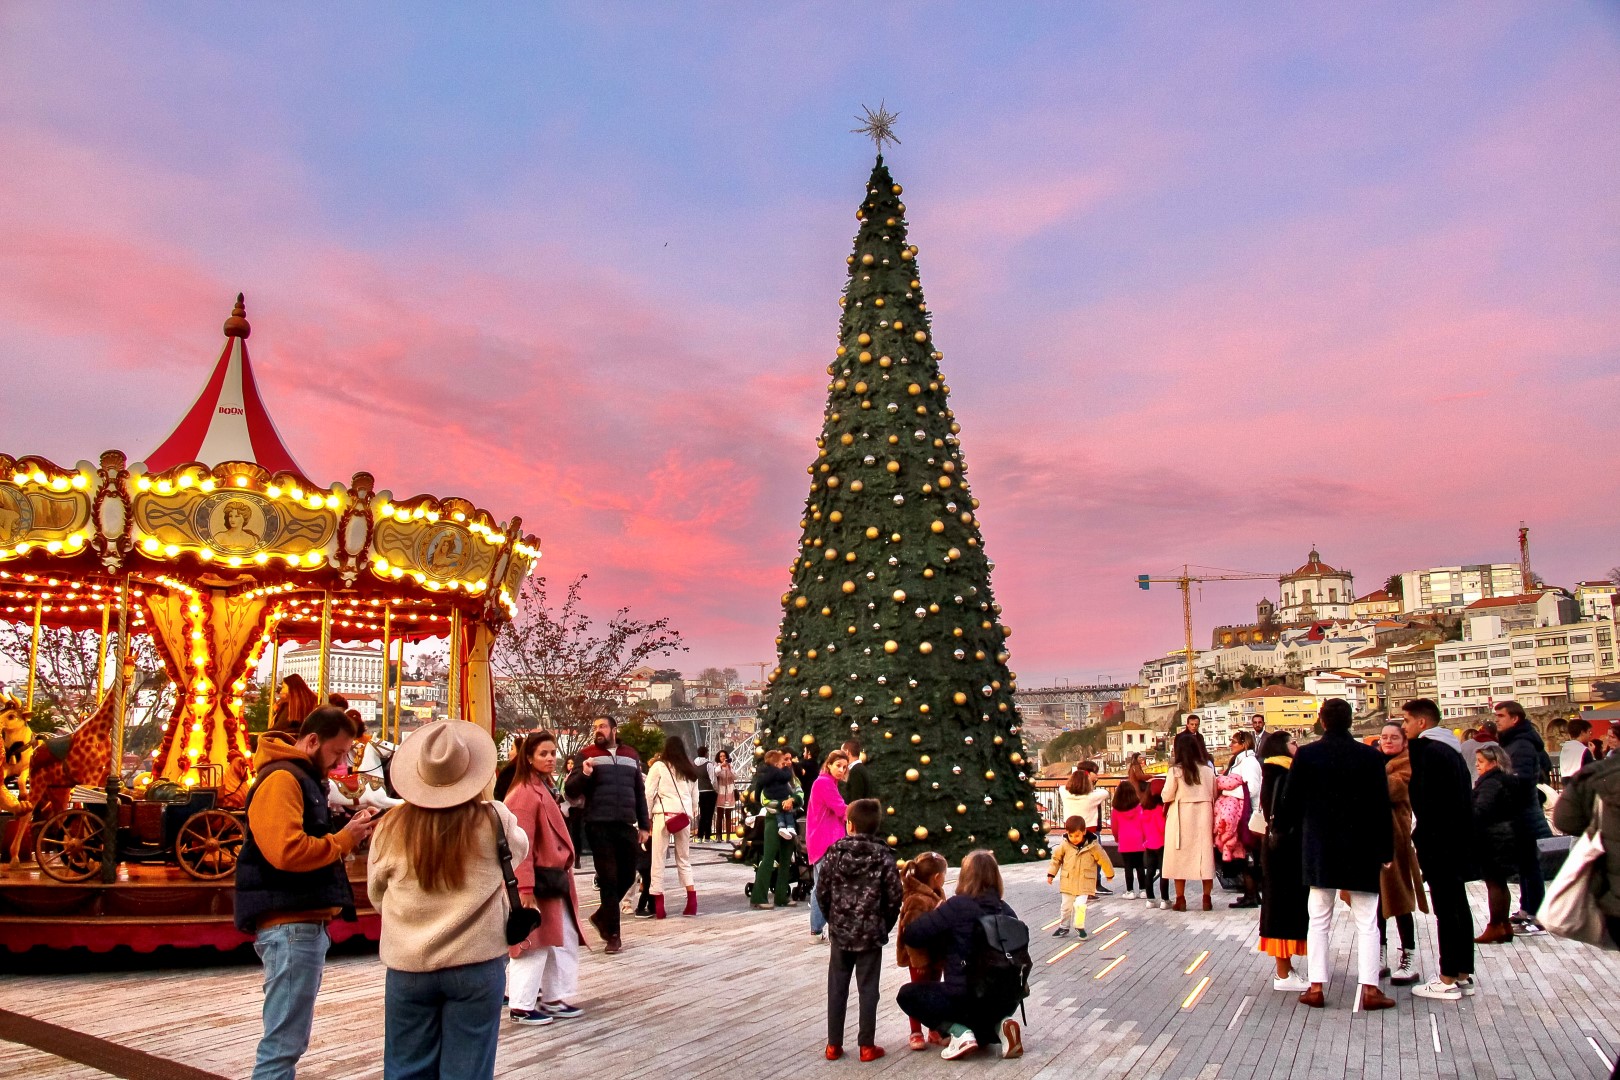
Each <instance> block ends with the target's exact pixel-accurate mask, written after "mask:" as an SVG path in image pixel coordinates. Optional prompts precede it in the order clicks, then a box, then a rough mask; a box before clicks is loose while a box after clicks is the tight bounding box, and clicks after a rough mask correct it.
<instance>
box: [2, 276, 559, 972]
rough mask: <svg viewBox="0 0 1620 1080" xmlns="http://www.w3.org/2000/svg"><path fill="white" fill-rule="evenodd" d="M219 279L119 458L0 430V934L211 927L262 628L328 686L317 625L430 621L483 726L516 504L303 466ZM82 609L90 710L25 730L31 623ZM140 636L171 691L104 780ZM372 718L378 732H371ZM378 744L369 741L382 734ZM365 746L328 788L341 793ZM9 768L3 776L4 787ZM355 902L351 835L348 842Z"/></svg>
mask: <svg viewBox="0 0 1620 1080" xmlns="http://www.w3.org/2000/svg"><path fill="white" fill-rule="evenodd" d="M250 332H251V328H250V327H249V325H248V321H247V318H246V312H245V310H244V306H243V300H242V297H241V296H238V297H237V303H236V307H235V310H234V311H233V312H232V313H231V316H230V318H228V319H227V320H226V321H225V327H224V333H225V343H224V349H223V351H222V352H221V353H220V356H219V359H218V361H217V362H216V363H215V364H214V367H213V370H212V372H211V373H210V375H209V377H208V380H207V383H206V384H205V385H204V387H203V391H202V393H201V394H200V395H199V396H198V398H197V400H196V402H195V403H194V404H193V405H192V406H191V408H190V409H189V410H188V411H187V412H186V413H185V415H184V416H183V417H182V418H181V420H180V422H179V424H178V425H177V426H176V427H175V428H174V430H173V432H171V433H170V434H169V436H168V437H167V438H166V439H164V440H163V442H162V443H161V444H160V445H159V446H158V447H157V449H155V450H153V451H152V452H151V453H150V454H148V455H147V457H146V459H145V461H143V462H136V463H130V462H129V461H128V458H127V456H126V455H125V454H124V453H123V452H122V451H118V450H108V451H106V452H104V453H102V454H101V455H100V457H99V459H98V460H97V462H95V463H91V462H88V461H80V462H79V463H78V464H77V465H74V466H71V467H64V466H60V465H56V464H54V463H53V462H50V461H47V460H45V459H44V458H40V457H30V456H24V457H13V456H10V455H8V454H5V453H0V619H3V620H7V621H11V622H16V623H21V624H23V625H25V626H27V627H29V628H30V633H31V635H32V637H31V640H32V651H31V654H30V664H29V670H28V674H27V683H26V687H27V688H26V691H25V692H24V693H23V694H22V695H20V696H18V695H15V694H8V695H0V743H3V744H4V747H5V751H6V753H5V766H4V775H3V777H0V821H3V822H4V823H5V849H6V850H5V854H7V855H9V856H10V859H9V862H8V863H7V864H6V865H4V866H0V944H3V945H4V946H5V947H6V948H8V949H10V950H12V951H23V950H27V949H30V948H33V947H35V946H46V947H51V948H70V947H88V948H90V949H93V950H97V951H102V950H106V949H111V948H114V947H117V946H128V947H131V948H134V949H137V950H141V951H144V950H149V949H152V948H155V947H157V946H160V945H176V946H183V947H184V946H190V947H195V946H214V947H219V948H234V947H236V946H238V945H241V944H244V943H245V942H246V941H247V940H249V939H248V938H247V937H246V936H245V935H243V934H241V933H239V932H238V931H236V930H235V928H234V927H233V926H232V925H231V894H232V879H233V875H234V869H235V863H236V855H237V851H238V850H239V848H240V846H241V844H242V841H243V838H244V832H243V816H242V815H243V811H242V805H243V801H244V799H245V796H246V793H247V791H248V788H249V786H250V785H251V782H252V749H251V745H250V737H249V734H248V731H247V724H246V721H245V718H244V698H245V696H246V695H247V694H248V693H249V687H250V682H251V681H252V680H253V679H254V677H255V674H256V673H257V674H262V672H263V669H264V667H265V665H268V666H269V667H270V669H271V673H270V684H271V685H272V686H277V685H279V682H280V680H279V679H278V677H277V674H276V672H275V670H274V669H275V667H276V663H277V660H278V658H279V656H280V653H281V649H280V646H281V645H282V644H283V643H289V642H302V643H306V644H318V647H319V668H318V677H317V680H316V681H317V682H318V684H319V685H318V686H317V687H315V688H314V689H315V691H316V697H317V698H318V700H320V701H325V700H326V699H327V694H328V687H329V683H330V663H331V660H330V653H331V649H332V647H333V643H334V642H337V641H341V642H345V643H361V644H364V645H367V646H370V647H380V649H381V652H382V657H383V660H384V664H383V670H384V672H385V673H386V672H387V671H389V670H391V669H395V666H396V665H397V669H401V670H402V669H403V665H404V659H405V646H406V643H407V642H417V641H422V640H425V639H429V638H437V639H444V640H446V641H447V642H448V649H449V651H448V657H449V665H448V668H449V673H448V680H447V681H448V687H447V696H448V711H449V715H450V716H452V717H460V718H461V719H463V720H466V721H468V722H470V723H475V724H478V725H479V726H481V727H483V728H485V729H486V730H488V731H490V732H491V733H492V736H493V730H494V727H493V720H494V709H493V699H492V685H491V679H490V670H489V653H490V648H491V646H492V644H493V642H494V640H495V637H496V635H497V634H498V633H499V632H500V629H501V627H502V626H503V625H504V624H505V623H506V622H507V621H508V620H509V619H510V618H511V616H512V614H513V612H514V610H515V603H516V597H517V594H518V591H519V588H520V586H521V585H522V582H523V579H524V578H525V577H526V576H527V575H528V573H529V572H530V570H531V569H532V567H533V565H534V562H535V560H536V559H537V558H538V557H539V554H540V553H539V551H538V550H537V547H536V545H537V543H538V541H537V540H536V539H535V538H534V537H533V536H526V535H524V534H523V532H522V520H521V519H520V518H516V517H514V518H512V519H511V520H509V521H507V522H504V523H503V522H500V521H498V520H497V519H495V518H494V517H493V516H491V515H490V514H489V513H488V512H487V511H484V510H481V509H479V508H478V507H476V506H474V505H473V504H472V503H470V502H468V501H466V500H464V499H459V498H453V497H451V498H439V497H435V496H432V495H412V496H410V497H406V498H396V497H395V496H394V495H393V493H392V492H389V491H386V490H379V489H378V488H377V487H376V485H375V482H374V480H373V478H372V476H371V475H370V474H369V473H364V472H357V473H355V474H354V475H353V477H352V479H351V480H350V481H349V483H348V484H341V483H334V484H331V485H329V486H326V487H322V486H320V485H319V484H317V483H315V482H314V481H312V480H310V479H309V477H308V476H307V475H306V474H305V473H304V471H303V470H302V469H300V468H299V467H298V465H297V463H296V462H295V461H294V459H293V457H292V455H291V454H290V453H289V452H288V450H287V447H286V445H285V444H284V442H283V441H282V439H281V436H280V434H279V433H278V432H277V430H276V426H275V424H274V422H273V421H272V420H271V418H270V415H269V413H268V411H267V410H266V408H265V404H264V399H263V397H262V396H261V394H260V392H259V387H258V384H257V382H256V380H255V378H254V374H253V367H252V365H251V363H250V362H249V360H248V349H247V342H248V336H249V334H250ZM61 629H69V630H76V631H95V632H98V633H99V638H98V643H99V650H100V665H99V668H98V670H99V672H100V675H99V676H98V686H97V687H96V690H95V698H94V700H95V702H96V704H95V705H94V708H93V710H91V711H90V712H89V715H88V716H86V717H85V718H84V719H83V720H82V722H80V723H79V724H78V725H77V726H76V727H74V728H73V730H72V731H71V732H69V733H68V734H65V735H60V736H57V737H52V738H44V739H37V738H35V737H34V736H33V735H32V733H31V732H30V731H29V729H28V726H27V724H26V718H27V717H29V716H32V715H33V713H34V699H35V690H36V685H37V672H36V667H37V656H38V649H39V644H40V639H41V635H42V634H43V633H45V632H46V631H50V630H61ZM139 635H145V636H147V637H149V638H150V640H151V642H152V644H153V645H154V646H155V649H156V652H157V654H158V656H159V657H160V658H161V661H162V664H163V667H164V668H165V669H166V673H167V675H168V678H169V680H170V681H171V682H172V684H173V686H174V688H175V691H176V694H175V701H174V705H173V708H172V710H171V711H170V713H169V714H168V715H167V717H166V718H163V719H162V720H161V726H162V732H161V738H160V739H159V743H158V747H157V750H156V752H155V754H154V755H153V757H152V758H151V759H150V760H149V761H148V762H143V764H142V768H141V770H140V775H139V776H138V777H135V778H134V782H133V783H126V781H125V779H124V774H125V772H126V769H125V767H124V761H125V754H124V736H125V718H126V715H127V713H128V712H129V706H130V704H131V695H132V693H134V691H135V688H134V687H133V685H132V683H133V675H134V663H133V659H132V657H131V642H132V640H133V639H134V638H136V637H137V636H139ZM401 682H402V680H401V679H399V678H398V677H395V678H394V679H393V694H394V701H393V703H392V706H390V702H389V700H388V699H389V696H390V695H389V680H388V679H387V678H386V677H385V678H384V680H383V687H382V691H383V692H382V693H381V694H380V695H379V696H380V699H381V701H380V710H379V717H380V720H381V735H382V737H383V739H387V738H388V736H389V735H390V733H391V734H392V735H393V738H394V739H395V740H396V741H397V739H398V737H399V730H400V716H401V714H402V702H401V701H400V699H399V697H398V695H399V693H400V684H401ZM378 742H381V740H378ZM382 745H383V746H384V747H387V746H389V745H390V744H388V743H382ZM364 753H366V754H368V755H371V756H369V757H366V758H365V759H364V760H361V759H360V758H359V757H357V760H356V762H355V775H354V777H353V778H352V779H351V781H350V783H349V787H348V789H347V791H346V792H345V793H344V794H342V795H341V796H339V797H340V798H348V799H351V800H358V799H359V798H360V797H361V796H362V795H363V794H364V788H365V786H366V785H367V784H369V785H371V786H373V787H375V786H377V785H378V784H379V782H380V779H379V777H377V776H376V775H369V776H368V775H367V772H368V770H369V771H372V772H373V773H374V772H375V771H376V770H374V769H373V765H372V764H367V763H368V762H370V763H373V764H374V763H375V761H376V760H377V743H376V742H373V743H370V744H368V745H367V746H366V747H365V748H364ZM13 789H14V790H13ZM350 877H351V879H352V880H354V881H355V882H356V885H357V889H356V899H357V903H358V905H359V909H360V911H361V914H362V918H361V921H360V922H359V923H358V924H344V923H335V924H333V927H332V930H333V937H334V940H341V939H342V938H343V937H345V936H350V935H352V934H354V933H364V934H366V935H367V936H369V937H375V936H376V934H377V926H376V916H375V913H374V912H370V911H369V910H368V909H367V908H366V907H365V894H364V885H365V866H364V857H363V856H361V857H360V858H359V859H358V860H357V861H353V862H351V865H350Z"/></svg>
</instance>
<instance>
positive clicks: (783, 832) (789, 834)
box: [776, 828, 799, 840]
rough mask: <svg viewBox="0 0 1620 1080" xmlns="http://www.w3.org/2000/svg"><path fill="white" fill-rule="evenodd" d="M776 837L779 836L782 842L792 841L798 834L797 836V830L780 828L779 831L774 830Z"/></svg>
mask: <svg viewBox="0 0 1620 1080" xmlns="http://www.w3.org/2000/svg"><path fill="white" fill-rule="evenodd" d="M776 835H777V836H780V837H781V838H782V839H784V840H792V839H793V838H794V837H795V836H798V835H799V834H798V832H797V830H794V829H789V828H781V829H777V830H776Z"/></svg>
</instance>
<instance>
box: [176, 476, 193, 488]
mask: <svg viewBox="0 0 1620 1080" xmlns="http://www.w3.org/2000/svg"><path fill="white" fill-rule="evenodd" d="M196 483H197V478H196V477H195V476H192V475H191V474H190V473H187V474H186V475H184V476H182V477H181V478H180V486H181V487H183V488H189V487H194V486H196Z"/></svg>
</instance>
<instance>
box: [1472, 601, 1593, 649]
mask: <svg viewBox="0 0 1620 1080" xmlns="http://www.w3.org/2000/svg"><path fill="white" fill-rule="evenodd" d="M1578 617H1579V616H1578V615H1577V613H1576V609H1575V602H1574V601H1573V600H1571V599H1570V598H1569V597H1568V596H1565V595H1564V594H1563V593H1562V592H1558V591H1556V590H1554V589H1542V590H1539V591H1537V592H1531V593H1521V594H1518V595H1514V596H1487V597H1485V598H1483V599H1481V600H1475V601H1474V602H1473V603H1472V604H1469V605H1468V606H1467V607H1466V608H1464V609H1463V640H1464V641H1490V640H1492V639H1493V638H1499V637H1502V636H1504V635H1506V634H1509V633H1512V632H1513V631H1514V630H1524V629H1528V628H1531V627H1537V626H1557V625H1559V624H1560V623H1570V622H1575V621H1576V619H1577V618H1578Z"/></svg>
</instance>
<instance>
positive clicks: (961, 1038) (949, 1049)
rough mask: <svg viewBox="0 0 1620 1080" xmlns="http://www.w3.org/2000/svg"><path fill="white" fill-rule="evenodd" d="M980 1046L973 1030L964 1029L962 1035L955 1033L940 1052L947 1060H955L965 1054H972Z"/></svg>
mask: <svg viewBox="0 0 1620 1080" xmlns="http://www.w3.org/2000/svg"><path fill="white" fill-rule="evenodd" d="M978 1048H979V1040H978V1039H975V1038H974V1037H973V1032H971V1031H964V1032H962V1034H960V1035H953V1036H952V1037H951V1041H950V1042H949V1043H946V1044H945V1049H943V1050H941V1051H940V1052H939V1056H940V1057H942V1058H944V1059H945V1060H946V1061H955V1060H956V1059H957V1058H959V1057H961V1056H962V1055H963V1054H971V1053H972V1052H973V1051H975V1050H977V1049H978Z"/></svg>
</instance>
